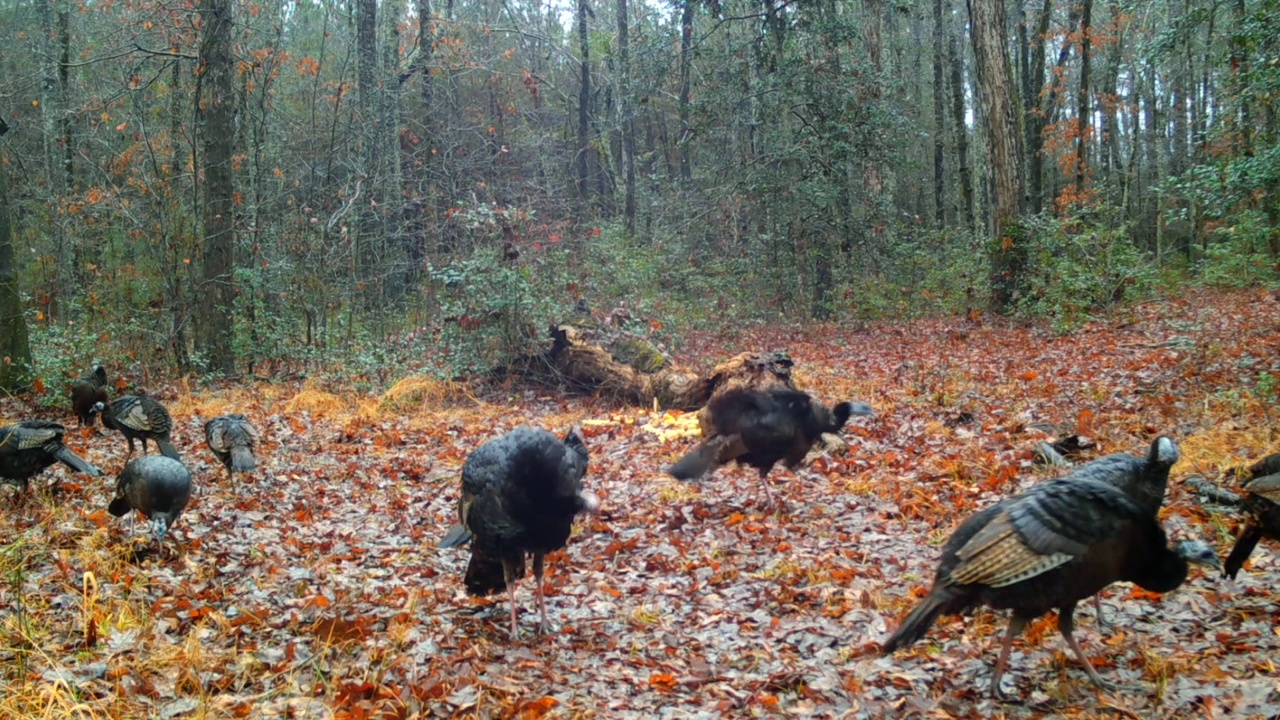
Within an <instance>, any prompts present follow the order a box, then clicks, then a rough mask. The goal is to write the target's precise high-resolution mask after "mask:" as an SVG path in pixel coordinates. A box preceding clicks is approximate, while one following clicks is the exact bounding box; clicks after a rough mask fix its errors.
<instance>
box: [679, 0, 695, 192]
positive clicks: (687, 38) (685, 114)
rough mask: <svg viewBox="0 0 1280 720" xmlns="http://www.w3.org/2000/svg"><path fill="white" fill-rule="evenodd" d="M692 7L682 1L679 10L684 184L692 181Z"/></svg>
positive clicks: (689, 2) (681, 145) (681, 162)
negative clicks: (690, 86) (690, 92)
mask: <svg viewBox="0 0 1280 720" xmlns="http://www.w3.org/2000/svg"><path fill="white" fill-rule="evenodd" d="M693 7H694V0H684V5H683V7H682V8H681V10H680V100H679V103H680V141H679V144H678V147H679V154H680V178H681V179H682V180H684V181H685V182H686V183H688V182H690V181H692V180H693V161H692V159H691V158H690V145H691V144H692V141H693V126H692V124H691V123H690V121H689V79H690V72H691V70H692V67H691V64H692V62H693Z"/></svg>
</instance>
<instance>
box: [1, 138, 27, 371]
mask: <svg viewBox="0 0 1280 720" xmlns="http://www.w3.org/2000/svg"><path fill="white" fill-rule="evenodd" d="M8 129H9V126H8V125H7V124H5V121H4V120H3V119H0V390H4V391H5V392H16V391H18V390H24V389H26V388H27V387H29V383H30V382H31V370H32V364H31V344H30V341H29V340H28V338H27V320H26V318H25V317H23V314H22V294H21V289H20V288H19V287H18V268H17V264H16V258H15V257H14V252H13V232H12V230H11V229H10V227H9V181H8V179H7V178H6V177H5V166H6V164H7V163H6V162H5V161H4V153H3V150H4V144H3V139H4V135H5V133H6V132H7V131H8Z"/></svg>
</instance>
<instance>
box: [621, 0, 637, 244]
mask: <svg viewBox="0 0 1280 720" xmlns="http://www.w3.org/2000/svg"><path fill="white" fill-rule="evenodd" d="M629 23H630V21H629V20H628V18H627V0H618V65H619V68H618V70H619V75H620V76H621V80H622V81H621V83H620V88H619V91H618V115H619V119H620V122H619V123H618V125H619V126H620V127H621V128H622V182H623V188H624V189H623V193H624V197H623V203H622V218H623V222H624V224H625V227H626V230H627V235H628V237H634V236H635V234H636V135H635V121H634V118H632V114H633V110H632V102H631V49H630V40H629V35H630V33H629V30H630V28H629V27H628V25H629Z"/></svg>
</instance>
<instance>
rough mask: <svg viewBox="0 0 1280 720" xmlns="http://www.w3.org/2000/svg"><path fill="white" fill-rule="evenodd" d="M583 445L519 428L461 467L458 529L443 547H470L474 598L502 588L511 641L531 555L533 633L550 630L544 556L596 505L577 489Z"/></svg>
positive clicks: (574, 437)
mask: <svg viewBox="0 0 1280 720" xmlns="http://www.w3.org/2000/svg"><path fill="white" fill-rule="evenodd" d="M586 472H587V446H586V444H585V443H584V442H583V440H582V436H581V435H579V434H578V432H577V431H576V430H571V431H569V434H568V435H566V436H565V438H564V440H560V439H559V438H557V437H556V436H555V435H552V434H551V433H549V432H547V431H546V430H542V429H540V428H529V427H520V428H516V429H515V430H512V431H511V432H509V433H507V434H505V435H502V436H499V437H497V438H494V439H492V440H489V441H488V442H486V443H484V444H483V445H481V446H480V447H478V448H476V449H475V450H474V451H473V452H472V453H471V454H470V455H468V456H467V461H466V463H464V464H463V466H462V495H461V497H460V498H459V499H458V524H457V525H454V526H453V527H452V528H451V529H450V530H449V533H448V534H447V535H445V538H444V539H443V540H441V541H440V547H444V548H449V547H456V546H458V545H462V544H464V543H466V542H468V541H470V542H471V560H470V562H469V563H468V564H467V574H466V577H465V584H466V587H467V592H468V593H470V594H471V595H488V594H490V593H494V592H498V591H501V590H502V589H504V588H505V589H506V590H507V592H508V595H509V599H510V603H511V637H512V638H515V637H516V604H515V597H516V592H515V581H516V580H517V579H519V578H521V577H523V576H524V559H525V555H526V554H531V555H533V576H534V580H535V582H536V583H537V587H536V591H537V596H538V610H539V611H540V612H541V614H542V617H541V620H540V622H539V623H538V631H539V632H542V631H544V630H545V629H546V625H547V605H546V599H545V597H544V596H543V591H542V566H543V558H544V557H545V556H546V554H547V553H549V552H551V551H553V550H558V549H560V548H562V547H564V546H565V544H566V543H567V542H568V540H569V531H570V529H571V526H572V523H573V518H574V516H575V515H577V514H578V513H580V512H594V511H595V510H596V509H597V508H598V507H599V501H598V500H596V498H595V496H593V495H591V494H590V493H588V492H585V491H583V489H582V476H583V475H584V474H586Z"/></svg>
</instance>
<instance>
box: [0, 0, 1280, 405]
mask: <svg viewBox="0 0 1280 720" xmlns="http://www.w3.org/2000/svg"><path fill="white" fill-rule="evenodd" d="M0 27H3V28H4V30H3V36H4V39H5V42H4V43H3V45H0V108H3V111H2V115H3V119H4V120H5V122H6V124H7V125H8V127H9V131H8V133H7V134H6V135H5V136H4V138H3V141H2V142H3V145H2V146H0V149H2V150H3V173H4V179H3V182H2V183H0V187H2V188H3V195H4V198H3V199H4V205H3V207H5V208H7V213H4V215H5V216H6V219H7V225H8V228H9V229H10V230H11V232H12V238H13V245H12V246H11V247H3V246H0V268H2V269H3V272H0V288H2V289H3V292H0V296H2V297H3V303H0V316H3V318H4V323H3V325H4V329H5V332H4V333H0V334H2V335H4V336H5V339H6V340H7V342H6V343H5V346H6V347H5V356H6V357H8V358H10V362H9V363H7V364H6V365H5V370H6V373H8V374H12V375H14V377H13V378H12V379H10V380H8V384H10V385H11V386H17V385H21V384H22V383H23V382H24V381H26V380H29V376H30V373H29V372H27V371H25V370H21V366H22V360H23V358H24V353H23V349H24V347H23V346H24V345H25V344H26V338H25V337H22V338H19V337H18V335H19V334H20V333H19V331H20V330H22V329H24V328H21V327H19V326H22V325H25V326H26V328H25V329H26V330H28V331H29V333H30V342H29V345H30V349H31V351H32V352H33V353H34V355H35V358H34V362H35V366H36V368H37V369H38V370H39V372H40V374H41V375H44V376H46V377H50V378H52V377H58V376H59V375H61V376H73V375H75V374H78V373H79V372H82V371H83V368H84V367H85V366H86V364H87V363H88V362H89V361H90V360H91V359H95V358H97V359H101V358H111V359H116V360H117V361H119V360H120V359H127V360H128V362H130V363H136V364H138V366H139V367H142V368H144V369H146V371H147V372H163V373H173V372H174V371H177V372H181V373H185V372H190V371H204V372H209V373H214V374H223V375H239V374H243V373H245V372H255V373H266V374H270V373H274V372H282V371H283V372H294V371H299V370H302V369H304V367H305V368H308V369H311V370H312V371H317V370H318V369H319V368H324V371H325V372H328V373H333V374H337V375H341V376H343V377H346V378H348V379H351V380H353V381H355V382H356V383H359V384H370V385H374V386H377V385H385V384H386V383H385V380H387V378H385V377H381V376H380V373H385V371H386V369H387V368H390V367H396V366H398V367H401V368H405V369H418V368H421V369H425V370H427V371H429V372H433V373H437V374H439V375H442V376H457V375H460V374H468V373H471V372H474V371H477V370H483V369H486V368H490V367H493V366H494V365H496V364H498V363H500V362H501V360H502V359H503V358H504V357H506V356H507V355H509V354H511V353H513V352H518V351H519V350H520V349H522V348H524V347H525V346H527V344H528V343H529V340H530V338H531V337H534V336H537V335H540V334H542V333H543V332H544V329H545V327H546V321H548V320H557V319H564V318H566V317H571V313H572V311H574V310H575V309H576V310H579V311H581V310H587V311H595V312H596V313H597V314H604V313H605V312H608V311H611V310H612V311H615V312H612V313H611V317H613V318H614V319H616V320H618V321H619V322H622V323H630V324H631V325H633V326H635V329H640V330H645V331H647V332H649V333H651V334H655V335H657V336H659V339H665V340H667V341H671V340H673V339H675V338H678V337H679V336H680V335H681V330H683V329H686V328H688V327H690V326H691V325H693V324H695V323H698V324H702V323H705V322H706V321H707V318H708V317H715V318H722V319H723V320H718V321H717V322H723V323H726V324H730V325H733V324H740V323H742V322H748V321H754V320H765V321H770V320H773V321H776V320H781V319H819V320H837V321H842V322H846V321H851V320H860V319H870V318H875V317H879V316H893V317H904V316H916V315H922V314H937V313H952V312H965V311H975V312H976V311H978V310H979V309H984V310H985V309H992V310H995V311H997V312H1000V313H1012V314H1024V315H1028V316H1034V317H1044V318H1047V319H1048V320H1050V321H1051V322H1052V323H1053V324H1054V326H1055V327H1058V328H1060V329H1070V328H1072V327H1076V326H1078V325H1079V324H1080V323H1081V322H1083V321H1084V320H1085V319H1087V318H1088V317H1089V315H1090V314H1091V313H1093V312H1095V311H1097V310H1100V309H1106V308H1108V307H1111V306H1112V305H1114V304H1115V303H1117V302H1119V301H1124V300H1131V299H1137V298H1142V297H1144V296H1147V295H1149V294H1151V293H1152V292H1153V291H1156V290H1160V289H1167V288H1169V287H1171V286H1176V285H1178V284H1182V283H1187V282H1192V283H1206V284H1213V285H1247V284H1254V283H1258V282H1263V281H1266V280H1270V279H1272V278H1273V277H1274V275H1275V272H1276V270H1275V268H1276V264H1277V259H1278V257H1277V253H1278V252H1280V231H1278V230H1277V226H1278V225H1280V223H1278V222H1277V220H1278V219H1277V213H1280V198H1278V197H1277V193H1276V188H1277V184H1278V183H1280V142H1278V141H1280V137H1278V136H1277V117H1276V106H1277V91H1278V90H1280V47H1278V44H1280V40H1277V38H1280V5H1278V4H1277V3H1276V2H1274V1H1271V0H1230V1H1226V2H1223V1H1219V0H1212V1H1208V0H1170V1H1167V2H1166V1H1162V2H1119V1H1112V0H1107V1H1105V2H1094V1H1093V0H1079V1H1074V2H1054V0H1027V1H1026V2H1011V1H1007V0H971V1H970V3H969V4H968V6H966V4H965V3H959V2H955V1H954V0H932V1H929V0H896V1H886V0H860V1H858V2H849V1H836V0H821V1H809V0H804V1H795V2H787V1H782V0H753V1H751V2H745V1H742V2H740V1H737V0H725V1H711V2H697V1H695V0H687V1H686V2H677V3H674V4H672V3H668V2H656V3H633V2H628V0H610V2H589V0H580V1H579V2H577V3H576V4H575V3H540V2H516V1H514V0H513V1H499V0H446V1H444V2H442V1H441V0H412V1H407V0H385V1H384V2H382V3H378V2H376V0H353V1H351V2H335V1H329V0H318V1H315V2H301V3H295V2H287V3H278V4H271V3H266V4H258V3H253V2H239V3H232V2H231V1H230V0H201V1H200V2H199V3H191V2H152V1H148V0H128V1H114V2H104V3H82V2H71V1H69V0H33V1H31V2H0ZM3 229H4V228H3V227H0V230H3ZM9 236H10V233H9V232H0V239H2V240H8V238H9ZM618 311H620V312H618ZM15 368H16V369H17V370H14V371H13V372H10V370H11V369H15ZM18 370H21V372H19V371H18Z"/></svg>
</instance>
